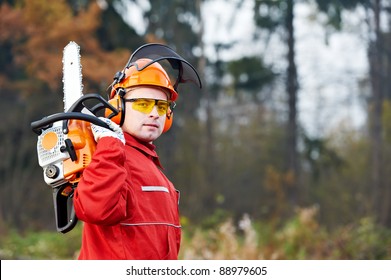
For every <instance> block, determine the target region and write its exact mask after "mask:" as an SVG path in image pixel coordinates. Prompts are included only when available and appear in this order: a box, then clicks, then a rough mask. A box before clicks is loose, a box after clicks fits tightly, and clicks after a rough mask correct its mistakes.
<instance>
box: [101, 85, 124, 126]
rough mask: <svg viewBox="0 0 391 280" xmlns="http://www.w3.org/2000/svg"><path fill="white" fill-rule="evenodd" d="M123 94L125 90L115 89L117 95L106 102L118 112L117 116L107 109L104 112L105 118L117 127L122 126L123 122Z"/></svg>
mask: <svg viewBox="0 0 391 280" xmlns="http://www.w3.org/2000/svg"><path fill="white" fill-rule="evenodd" d="M124 94H125V90H124V89H123V88H118V89H117V94H116V95H114V97H113V98H112V99H110V100H108V102H109V103H110V104H111V105H112V106H113V107H114V108H115V109H117V110H118V114H115V112H113V111H112V110H110V109H109V108H106V110H105V118H108V119H110V120H112V121H113V122H115V123H116V124H118V125H119V126H122V124H123V123H124V120H125V104H124V100H123V95H124Z"/></svg>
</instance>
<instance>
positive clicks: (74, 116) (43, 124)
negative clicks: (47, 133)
mask: <svg viewBox="0 0 391 280" xmlns="http://www.w3.org/2000/svg"><path fill="white" fill-rule="evenodd" d="M63 120H82V121H87V122H90V123H93V124H95V125H98V126H101V127H104V128H107V129H110V130H112V129H111V128H110V126H109V125H108V124H107V123H105V122H104V121H102V120H101V119H99V118H98V117H96V116H92V115H87V114H83V113H78V112H65V113H57V114H54V115H50V116H47V117H45V118H43V119H42V120H39V121H35V122H32V123H31V129H32V130H33V131H34V132H35V133H36V134H38V135H41V133H42V130H43V129H45V128H47V127H49V126H50V125H51V124H53V123H55V122H56V121H63Z"/></svg>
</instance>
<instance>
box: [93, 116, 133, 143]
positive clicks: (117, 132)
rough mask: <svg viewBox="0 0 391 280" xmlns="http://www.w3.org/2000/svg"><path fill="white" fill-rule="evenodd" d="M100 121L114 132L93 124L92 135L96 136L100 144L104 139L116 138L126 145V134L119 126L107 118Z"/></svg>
mask: <svg viewBox="0 0 391 280" xmlns="http://www.w3.org/2000/svg"><path fill="white" fill-rule="evenodd" d="M99 119H101V120H102V121H104V122H105V123H106V124H107V125H108V126H109V127H110V128H111V129H112V130H113V131H111V130H110V129H107V128H104V127H101V126H98V125H95V124H91V130H92V134H94V138H95V141H96V142H98V141H99V139H101V138H102V137H114V138H117V139H119V140H121V142H122V143H124V144H125V137H124V133H123V131H122V129H121V127H120V126H119V125H118V124H116V123H114V122H113V121H111V120H109V119H107V118H103V117H100V118H99Z"/></svg>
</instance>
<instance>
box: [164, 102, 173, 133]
mask: <svg viewBox="0 0 391 280" xmlns="http://www.w3.org/2000/svg"><path fill="white" fill-rule="evenodd" d="M173 119H174V112H173V111H172V109H171V108H168V111H167V115H166V122H165V123H164V128H163V132H162V133H165V132H167V131H168V130H169V129H170V128H171V126H172V121H173Z"/></svg>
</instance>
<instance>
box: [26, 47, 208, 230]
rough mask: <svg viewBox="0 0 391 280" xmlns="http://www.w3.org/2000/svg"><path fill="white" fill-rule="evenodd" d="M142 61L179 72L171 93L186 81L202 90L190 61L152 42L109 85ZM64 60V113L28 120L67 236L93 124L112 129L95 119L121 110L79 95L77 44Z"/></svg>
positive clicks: (93, 145)
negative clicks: (145, 60)
mask: <svg viewBox="0 0 391 280" xmlns="http://www.w3.org/2000/svg"><path fill="white" fill-rule="evenodd" d="M140 58H149V59H150V60H151V62H150V63H148V64H147V65H146V66H144V68H145V67H147V66H148V65H150V64H152V63H154V62H161V61H163V60H165V61H167V62H168V63H169V66H170V67H171V68H172V70H174V71H175V72H177V74H176V75H175V76H174V78H175V82H174V83H173V84H174V89H175V90H177V86H178V85H179V84H181V83H187V82H193V83H194V84H196V85H197V86H199V87H200V88H201V80H200V77H199V75H198V73H197V71H196V70H195V69H194V67H193V66H192V65H191V64H190V63H188V62H187V61H186V60H184V59H183V58H182V57H181V56H179V55H178V54H177V53H175V51H173V50H172V49H171V48H169V47H167V46H165V45H161V44H155V43H152V44H146V45H143V46H141V47H139V48H138V49H137V50H135V51H134V53H133V54H132V55H131V57H130V58H129V60H128V62H127V64H126V66H125V68H124V69H123V70H122V71H120V72H117V73H116V74H115V76H114V82H113V83H112V84H111V86H113V85H114V84H115V83H118V82H119V81H120V80H121V79H123V78H124V76H125V70H126V69H127V68H129V67H130V66H131V65H133V63H134V62H135V61H137V60H138V59H140ZM62 62H63V85H64V112H62V113H57V114H53V115H50V116H47V117H45V118H43V119H41V120H39V121H35V122H32V123H31V128H32V130H33V131H34V132H35V133H36V134H38V141H37V154H38V163H39V165H40V166H41V167H42V168H43V176H44V180H45V183H46V184H47V185H49V186H50V187H51V188H52V190H53V203H54V212H55V218H56V227H57V231H58V232H62V233H66V232H68V231H70V230H72V229H73V228H74V227H75V225H76V223H77V216H76V214H75V210H74V207H73V195H74V191H75V189H76V187H77V185H78V183H79V181H80V179H81V178H82V175H83V171H84V169H85V168H86V167H87V166H88V165H89V164H90V162H91V160H92V155H93V153H94V151H95V148H96V143H95V140H94V137H93V134H92V131H91V123H93V124H95V125H98V126H102V127H105V128H108V129H110V127H109V126H108V125H107V124H106V123H105V122H104V121H102V120H101V119H99V118H98V117H97V115H98V114H99V113H100V111H101V110H104V114H103V115H104V116H106V117H107V118H109V119H112V118H113V117H115V116H116V115H118V114H119V113H120V111H119V109H118V107H116V106H114V105H113V104H112V103H110V100H109V101H107V100H106V99H104V98H103V97H101V96H100V95H99V94H94V93H89V94H84V95H83V84H82V73H81V64H80V47H79V46H78V45H77V44H76V43H75V42H73V41H71V42H70V43H69V44H68V45H67V46H65V48H64V51H63V61H62ZM144 68H143V69H144ZM143 69H138V70H139V71H142V70H143Z"/></svg>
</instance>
